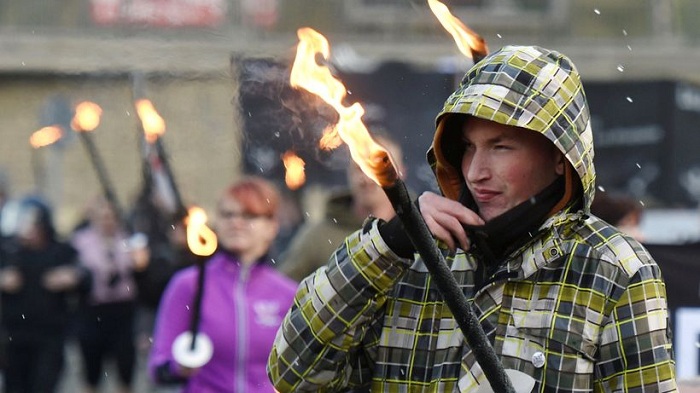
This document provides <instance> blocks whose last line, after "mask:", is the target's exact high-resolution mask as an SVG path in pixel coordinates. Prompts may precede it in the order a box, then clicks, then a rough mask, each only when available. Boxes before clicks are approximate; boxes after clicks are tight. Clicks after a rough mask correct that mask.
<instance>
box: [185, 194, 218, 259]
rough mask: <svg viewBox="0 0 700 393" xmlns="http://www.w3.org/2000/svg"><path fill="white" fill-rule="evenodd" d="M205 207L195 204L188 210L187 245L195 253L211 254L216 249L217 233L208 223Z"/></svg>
mask: <svg viewBox="0 0 700 393" xmlns="http://www.w3.org/2000/svg"><path fill="white" fill-rule="evenodd" d="M206 222H207V214H206V213H205V212H204V209H202V208H200V207H197V206H193V207H191V208H189V209H188V211H187V218H186V219H185V223H186V225H187V247H189V248H190V251H192V253H194V254H195V255H200V256H209V255H211V254H213V253H214V251H215V250H216V245H217V239H216V234H215V233H214V231H212V230H211V229H210V228H209V227H208V226H207V224H206Z"/></svg>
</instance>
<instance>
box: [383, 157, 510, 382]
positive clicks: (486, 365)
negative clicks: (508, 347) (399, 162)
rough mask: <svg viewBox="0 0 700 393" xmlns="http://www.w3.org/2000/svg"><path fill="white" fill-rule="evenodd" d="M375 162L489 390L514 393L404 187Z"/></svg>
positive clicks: (386, 162)
mask: <svg viewBox="0 0 700 393" xmlns="http://www.w3.org/2000/svg"><path fill="white" fill-rule="evenodd" d="M384 154H386V153H384ZM379 161H381V162H384V165H385V166H384V168H382V170H381V172H382V173H380V174H379V175H380V176H378V177H380V178H381V179H380V184H381V185H382V189H383V190H384V193H385V194H386V195H387V197H388V198H389V200H390V201H391V204H392V206H393V207H394V210H395V211H396V215H397V216H398V217H399V219H400V220H401V223H402V224H403V227H404V230H405V231H406V234H407V235H408V237H409V239H411V242H412V243H413V245H414V247H415V248H416V251H418V254H420V256H421V258H422V259H423V262H424V263H425V265H426V267H427V268H428V271H429V272H430V275H431V277H432V278H433V281H434V282H435V286H436V287H437V289H438V290H439V291H440V293H441V294H442V297H443V299H444V301H445V303H446V304H447V307H448V308H449V309H450V311H452V315H453V316H454V318H455V320H456V321H457V324H458V325H459V327H460V329H461V330H462V334H464V338H465V340H466V341H467V343H468V344H469V347H470V348H471V349H472V351H473V352H474V357H475V358H476V361H477V362H478V363H479V365H480V366H481V369H482V370H483V371H484V375H485V376H486V379H487V380H488V381H489V384H490V385H491V388H492V389H493V391H494V392H499V393H515V389H514V388H513V384H512V383H511V381H510V378H509V377H508V375H507V374H506V372H505V369H504V368H503V365H502V364H501V362H500V360H499V359H498V356H497V355H496V351H494V349H493V347H492V346H491V343H490V342H489V339H488V337H487V336H486V333H485V332H484V330H483V329H482V327H481V324H480V323H479V319H478V318H477V317H476V315H474V312H473V311H472V309H471V306H470V305H469V301H468V300H467V298H466V296H464V293H463V292H462V290H461V289H460V287H459V284H458V283H457V280H456V279H455V277H454V276H453V275H452V272H451V271H450V269H449V268H448V267H447V263H446V262H445V258H444V257H443V255H442V253H441V252H440V249H439V248H438V247H437V244H436V243H435V240H433V236H432V234H431V232H430V229H429V228H428V225H427V224H426V223H425V220H424V219H423V216H422V215H421V214H420V212H419V211H418V209H417V208H416V205H415V204H414V203H413V201H411V197H410V195H409V193H408V190H407V188H406V184H405V183H404V182H403V181H402V180H401V179H400V178H399V177H398V174H397V172H396V169H395V168H394V167H393V165H392V164H391V160H390V159H389V156H388V155H386V156H385V157H384V158H383V159H381V160H379Z"/></svg>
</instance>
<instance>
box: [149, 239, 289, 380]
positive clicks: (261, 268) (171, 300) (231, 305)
mask: <svg viewBox="0 0 700 393" xmlns="http://www.w3.org/2000/svg"><path fill="white" fill-rule="evenodd" d="M197 276H198V269H197V267H190V268H187V269H184V270H182V271H180V272H178V273H177V274H176V275H175V276H173V278H172V280H171V281H170V283H169V284H168V287H167V289H166V290H165V293H164V294H163V297H162V299H161V301H160V306H159V307H158V317H157V320H156V326H155V331H154V337H153V348H152V349H151V354H150V359H149V362H148V368H149V372H150V374H151V377H152V378H154V380H156V381H157V382H162V381H159V379H162V378H161V377H160V375H161V374H162V373H161V370H162V368H163V365H168V370H169V372H171V373H173V372H175V371H176V370H177V367H176V363H175V360H174V359H173V356H172V352H171V348H172V343H173V341H174V340H175V338H176V337H177V336H178V335H179V334H180V333H182V332H184V331H187V330H188V329H189V327H190V318H191V315H192V310H193V309H194V307H193V300H194V296H195V292H196V288H197ZM296 288H297V284H296V283H295V282H294V281H292V280H291V279H289V278H287V277H286V276H284V275H282V274H281V273H279V272H277V271H276V270H275V269H274V268H273V267H270V266H268V265H266V264H255V265H253V266H251V267H249V268H248V269H247V270H246V269H243V268H241V264H240V263H239V262H238V260H236V259H235V258H234V257H233V256H231V255H229V254H226V253H222V252H218V253H216V254H214V256H213V257H212V258H211V259H209V261H208V262H207V264H206V273H205V284H204V295H203V301H202V305H201V320H200V325H199V331H200V332H203V333H205V334H206V335H207V336H209V338H210V339H211V341H212V343H213V344H214V355H213V357H212V359H211V360H210V361H209V363H207V364H206V365H204V366H203V367H202V368H201V369H200V370H199V372H198V373H197V374H195V375H194V376H192V377H190V378H189V380H187V382H186V384H185V386H184V388H183V392H192V393H195V392H196V393H210V392H212V393H213V392H216V393H222V392H232V393H233V392H235V393H249V392H250V393H253V392H255V393H257V392H274V389H273V387H272V384H271V383H270V381H269V379H268V377H267V372H266V369H265V368H266V365H267V358H268V356H269V354H270V350H271V349H272V343H273V341H274V339H275V334H276V333H277V330H278V328H279V326H280V324H281V323H282V320H283V318H284V315H285V314H286V312H287V310H288V309H289V308H290V306H291V305H292V302H293V301H294V294H295V292H296Z"/></svg>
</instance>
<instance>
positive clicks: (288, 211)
mask: <svg viewBox="0 0 700 393" xmlns="http://www.w3.org/2000/svg"><path fill="white" fill-rule="evenodd" d="M379 140H380V141H381V142H382V143H383V144H384V145H386V146H387V148H388V149H389V150H390V151H391V153H392V155H393V156H394V157H395V160H396V162H397V165H399V167H400V168H401V170H403V164H402V157H401V156H402V153H401V149H400V146H399V145H398V144H397V143H396V142H394V141H392V140H391V139H389V138H388V137H383V136H380V137H379ZM346 180H347V187H340V188H338V189H333V190H325V191H323V192H320V193H319V195H318V196H317V197H316V199H318V201H314V202H311V204H314V205H316V206H315V207H314V209H315V212H314V214H313V217H311V215H310V214H308V213H307V214H303V210H304V208H302V206H301V203H300V201H299V200H298V199H295V198H294V197H293V196H290V195H289V194H285V193H284V192H282V191H280V189H279V188H278V187H277V186H276V185H275V184H273V183H272V182H271V181H268V180H265V179H263V178H260V177H255V176H252V177H246V176H244V177H243V178H241V179H239V180H238V181H236V182H235V183H233V184H231V185H229V186H228V187H226V188H225V191H224V192H223V193H222V195H219V196H218V198H217V199H216V212H213V213H214V217H213V219H212V220H210V223H209V225H211V227H212V229H213V232H214V233H215V234H216V238H217V242H218V245H217V247H216V250H215V251H214V253H213V254H212V255H208V256H200V255H195V253H193V252H192V251H191V249H190V247H189V246H188V233H187V220H188V219H187V215H186V213H184V214H183V212H182V211H177V210H172V209H168V208H167V207H166V206H167V204H166V203H163V201H162V200H161V199H159V195H158V194H157V193H149V192H147V191H146V190H144V192H142V193H141V195H140V196H139V197H138V198H136V200H135V202H134V203H133V205H132V206H129V207H128V208H127V209H124V210H125V211H126V213H125V214H124V217H121V216H120V212H121V210H122V209H121V207H119V206H114V205H113V203H112V202H111V201H110V200H109V199H108V198H106V197H105V196H103V195H101V194H99V193H98V192H95V193H94V194H95V195H93V196H91V197H89V198H87V200H86V201H85V206H86V207H85V210H84V212H83V213H82V214H81V216H80V218H79V219H78V220H77V222H75V223H74V225H72V226H71V229H70V230H69V231H68V232H67V233H59V231H58V230H57V229H56V226H55V222H54V217H55V216H56V213H57V212H56V209H60V207H54V206H50V205H49V203H48V202H47V201H46V200H45V199H44V198H42V196H41V195H35V194H28V195H10V188H9V181H8V180H7V176H6V173H5V172H3V171H0V228H1V229H2V231H1V234H2V237H1V239H0V300H1V302H2V308H1V309H0V310H1V316H2V326H1V329H0V373H1V374H0V375H2V379H0V382H1V384H2V386H3V389H4V391H5V392H8V393H21V392H58V391H59V389H60V388H61V387H62V388H63V391H65V389H68V388H67V387H66V386H65V383H64V382H62V380H65V378H66V374H67V373H68V372H69V371H71V370H72V371H71V372H73V373H76V372H75V370H77V375H78V376H79V377H78V378H79V382H78V384H79V386H77V387H76V386H73V387H72V388H77V389H80V391H82V392H85V393H95V392H100V391H108V388H111V387H114V388H115V389H116V391H118V392H119V393H129V392H138V391H143V389H144V387H143V386H142V385H143V383H141V384H139V383H137V382H138V381H137V380H138V379H139V375H140V376H143V375H144V374H145V375H146V377H145V379H146V380H147V385H148V386H149V388H148V390H147V391H155V390H157V389H163V391H191V392H195V391H211V390H208V389H214V390H213V391H227V390H226V389H227V386H228V387H231V386H235V387H236V388H235V390H234V391H251V392H264V391H270V392H272V391H273V388H272V386H271V384H270V382H269V380H268V377H267V374H266V372H265V365H266V361H267V355H268V353H269V350H270V348H271V347H272V342H273V340H274V336H275V333H276V332H277V329H278V328H279V326H280V323H281V321H282V319H283V317H284V315H285V313H286V312H287V310H288V309H289V307H290V306H291V304H292V301H293V296H294V293H295V292H296V289H297V285H298V282H299V281H301V279H303V278H304V277H305V276H306V275H308V274H311V273H313V271H315V270H316V269H317V268H318V267H320V266H322V265H323V264H325V263H326V261H327V260H328V256H329V255H330V254H331V253H332V250H333V249H334V248H335V247H336V246H337V243H338V242H340V241H342V239H343V238H344V237H345V236H346V235H347V234H349V233H350V232H352V231H354V230H355V229H357V228H358V227H359V226H361V225H362V221H363V220H364V218H366V217H368V216H376V217H382V218H384V219H387V220H388V219H390V218H391V217H392V216H393V215H394V211H393V208H392V206H391V204H390V203H389V202H388V199H387V198H386V196H385V194H384V193H383V191H382V190H381V188H379V187H378V186H377V185H376V184H375V183H374V182H373V181H371V180H370V179H369V178H367V177H366V176H364V175H363V174H362V172H361V171H360V169H359V167H357V166H356V165H354V164H351V165H349V166H348V170H347V179H346ZM319 202H320V203H319ZM307 211H308V210H307ZM185 336H187V338H188V339H189V340H192V341H191V342H192V345H191V347H190V351H189V352H188V351H187V350H185V353H184V354H180V355H176V354H175V352H177V351H176V350H175V349H174V348H175V347H176V346H177V345H178V344H177V341H178V340H185V339H186V338H183V337H185ZM193 337H196V340H197V341H194V340H193ZM203 344H206V345H204V346H205V347H206V346H207V345H210V346H211V347H212V348H213V354H209V357H208V358H206V361H205V362H204V364H206V366H204V364H201V362H200V363H198V361H199V360H198V359H197V357H198V356H199V355H200V353H199V352H198V351H199V350H200V349H202V347H198V346H197V345H203ZM67 347H68V348H72V351H73V352H74V353H77V356H73V357H77V358H78V359H79V362H77V364H76V363H70V362H68V359H69V358H71V356H67V353H68V352H67V351H66V348H67ZM195 348H196V350H195ZM205 352H206V350H205ZM68 355H70V354H68ZM205 357H206V356H205ZM193 359H194V360H193ZM192 361H194V363H192ZM231 365H235V366H234V367H233V370H234V372H231V369H232V367H231ZM108 370H109V371H110V373H108ZM112 370H114V372H111V371H112ZM106 375H110V376H109V378H107V377H106ZM141 379H144V378H141ZM185 381H188V383H187V384H185V383H184V382H185ZM159 391H160V390H159Z"/></svg>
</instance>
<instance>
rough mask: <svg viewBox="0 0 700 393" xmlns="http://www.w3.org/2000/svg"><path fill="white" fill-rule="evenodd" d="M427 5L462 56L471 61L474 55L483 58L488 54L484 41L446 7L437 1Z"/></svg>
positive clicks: (429, 1) (429, 2)
mask: <svg viewBox="0 0 700 393" xmlns="http://www.w3.org/2000/svg"><path fill="white" fill-rule="evenodd" d="M428 5H429V6H430V9H431V10H432V11H433V14H435V16H437V18H438V20H439V21H440V24H442V27H444V28H445V30H447V32H448V33H450V34H451V35H452V38H454V40H455V43H456V44H457V48H459V51H460V52H462V54H464V55H465V56H467V57H469V58H472V59H473V58H474V55H481V56H485V55H487V54H488V53H489V48H488V47H487V46H486V41H484V39H483V38H482V37H481V36H480V35H478V34H476V33H475V32H474V31H473V30H472V29H470V28H468V27H467V26H465V25H464V23H462V22H461V21H460V20H459V19H457V18H456V17H455V16H454V15H452V14H451V13H450V10H449V9H447V6H446V5H444V4H442V3H441V2H439V1H438V0H428Z"/></svg>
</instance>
